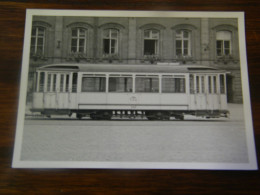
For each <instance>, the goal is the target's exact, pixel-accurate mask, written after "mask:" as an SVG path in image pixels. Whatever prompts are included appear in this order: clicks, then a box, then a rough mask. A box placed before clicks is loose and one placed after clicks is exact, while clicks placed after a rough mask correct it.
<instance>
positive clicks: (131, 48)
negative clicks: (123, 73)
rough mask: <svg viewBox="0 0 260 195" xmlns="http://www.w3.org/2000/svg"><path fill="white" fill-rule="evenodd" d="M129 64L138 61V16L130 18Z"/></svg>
mask: <svg viewBox="0 0 260 195" xmlns="http://www.w3.org/2000/svg"><path fill="white" fill-rule="evenodd" d="M128 29H129V30H128V64H135V63H136V41H137V40H136V33H137V30H136V18H129V23H128Z"/></svg>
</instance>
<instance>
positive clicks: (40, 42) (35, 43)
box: [31, 27, 45, 56]
mask: <svg viewBox="0 0 260 195" xmlns="http://www.w3.org/2000/svg"><path fill="white" fill-rule="evenodd" d="M44 43H45V28H43V27H32V34H31V54H32V55H40V56H41V55H43V54H44Z"/></svg>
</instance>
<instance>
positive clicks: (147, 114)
mask: <svg viewBox="0 0 260 195" xmlns="http://www.w3.org/2000/svg"><path fill="white" fill-rule="evenodd" d="M32 111H33V112H40V113H41V115H42V116H47V117H51V115H68V116H69V117H71V116H72V114H74V113H75V114H76V118H77V119H82V118H84V117H89V118H90V119H92V120H111V119H112V118H117V119H126V118H129V119H135V118H142V119H145V118H146V119H148V120H170V119H171V117H173V118H175V119H177V120H184V118H185V115H192V116H197V117H204V118H208V119H209V118H220V117H225V118H228V117H229V111H228V110H174V111H173V110H69V109H58V110H56V109H44V110H35V109H33V110H32Z"/></svg>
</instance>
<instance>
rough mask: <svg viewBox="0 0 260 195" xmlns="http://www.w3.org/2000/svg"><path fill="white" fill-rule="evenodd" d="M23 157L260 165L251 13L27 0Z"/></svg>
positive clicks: (42, 164) (29, 161)
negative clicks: (44, 5)
mask: <svg viewBox="0 0 260 195" xmlns="http://www.w3.org/2000/svg"><path fill="white" fill-rule="evenodd" d="M21 63H22V69H21V82H20V96H19V110H18V118H17V127H16V137H15V148H14V155H13V164H12V167H14V168H115V169H121V168H125V169H215V170H256V169H257V162H256V155H255V143H254V133H253V125H252V116H251V104H250V94H249V81H248V73H247V60H246V42H245V26H244V13H243V12H174V11H113V10H111V11H101V10H100V11H99V10H96V11H93V10H92V11H90V10H44V9H28V10H27V14H26V24H25V34H24V49H23V59H22V62H21Z"/></svg>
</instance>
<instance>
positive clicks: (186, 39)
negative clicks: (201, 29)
mask: <svg viewBox="0 0 260 195" xmlns="http://www.w3.org/2000/svg"><path fill="white" fill-rule="evenodd" d="M175 52H176V56H191V33H190V32H189V31H187V30H177V31H176V34H175Z"/></svg>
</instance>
